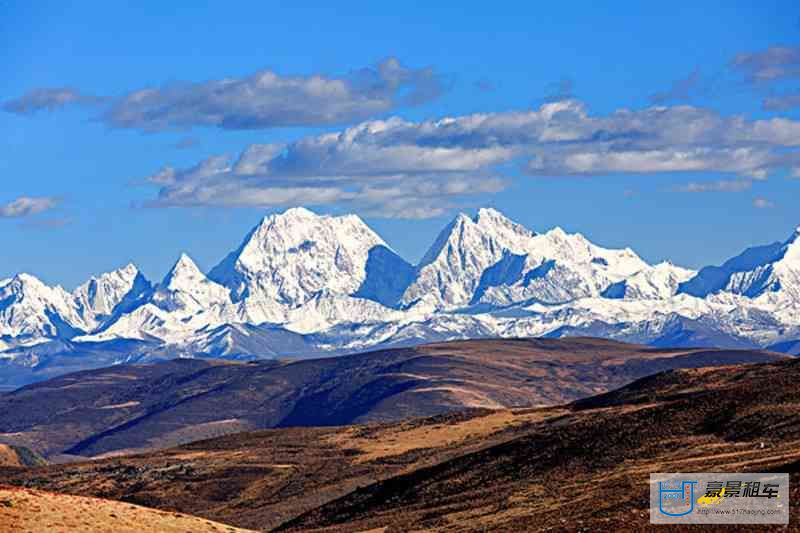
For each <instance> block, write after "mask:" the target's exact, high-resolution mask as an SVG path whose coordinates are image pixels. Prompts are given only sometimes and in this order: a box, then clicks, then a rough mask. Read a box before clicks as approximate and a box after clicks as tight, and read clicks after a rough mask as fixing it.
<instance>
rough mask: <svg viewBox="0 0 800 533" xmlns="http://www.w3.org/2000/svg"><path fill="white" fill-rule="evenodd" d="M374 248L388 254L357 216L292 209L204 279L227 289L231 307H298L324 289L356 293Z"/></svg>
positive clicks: (275, 217)
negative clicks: (250, 302) (252, 303)
mask: <svg viewBox="0 0 800 533" xmlns="http://www.w3.org/2000/svg"><path fill="white" fill-rule="evenodd" d="M378 246H382V247H385V248H387V249H389V247H388V246H387V245H386V243H385V242H384V240H383V239H381V238H380V237H379V236H378V235H377V234H376V233H375V232H374V231H373V230H372V229H370V227H369V226H367V225H366V224H365V223H364V222H363V221H362V220H361V219H360V218H359V217H358V216H356V215H343V216H331V215H317V214H315V213H313V212H312V211H309V210H308V209H304V208H294V209H289V210H287V211H285V212H284V213H281V214H277V215H270V216H268V217H266V218H265V219H264V220H263V221H262V223H261V224H260V225H258V226H257V227H256V228H255V229H254V230H253V231H251V232H250V233H249V234H248V235H247V237H246V238H245V240H244V242H243V243H242V245H241V246H240V247H239V248H238V249H237V250H235V251H234V252H232V253H231V254H229V255H228V256H227V257H226V258H225V259H224V260H223V261H222V262H221V263H220V264H219V265H217V266H216V267H214V269H212V270H211V272H210V273H209V278H210V279H211V280H213V281H216V282H217V283H220V284H222V285H225V286H226V287H228V288H229V289H230V290H231V295H232V297H233V299H234V300H235V301H240V300H242V299H244V298H251V297H252V298H253V299H254V300H263V301H274V302H278V303H279V304H280V305H287V306H297V305H301V304H302V303H304V302H305V301H307V300H308V299H310V298H311V297H312V296H313V294H314V293H316V292H317V291H319V290H321V289H323V288H326V289H329V290H331V291H332V292H334V293H337V294H352V293H354V292H356V291H357V290H358V289H359V287H360V286H361V283H362V282H363V281H364V279H365V278H366V264H367V261H368V259H369V254H370V251H371V250H372V249H373V248H375V247H378Z"/></svg>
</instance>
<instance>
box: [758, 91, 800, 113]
mask: <svg viewBox="0 0 800 533" xmlns="http://www.w3.org/2000/svg"><path fill="white" fill-rule="evenodd" d="M797 107H800V92H793V93H785V94H780V95H775V96H768V97H766V98H764V100H763V101H762V102H761V108H762V109H763V110H764V111H789V110H791V109H795V108H797Z"/></svg>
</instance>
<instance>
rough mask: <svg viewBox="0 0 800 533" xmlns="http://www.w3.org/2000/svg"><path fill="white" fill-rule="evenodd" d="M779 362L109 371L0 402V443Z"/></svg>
mask: <svg viewBox="0 0 800 533" xmlns="http://www.w3.org/2000/svg"><path fill="white" fill-rule="evenodd" d="M783 357H785V356H783V355H780V354H775V353H771V352H765V351H760V350H708V349H654V348H649V347H645V346H639V345H630V344H623V343H619V342H614V341H607V340H598V339H580V338H578V339H509V340H479V341H458V342H449V343H439V344H430V345H426V346H420V347H416V348H402V349H392V350H382V351H376V352H369V353H363V354H355V355H350V356H344V357H339V358H328V359H316V360H307V361H298V362H289V363H286V362H276V361H267V362H251V363H234V362H223V361H204V360H174V361H169V362H165V363H159V364H155V365H120V366H114V367H110V368H106V369H101V370H93V371H85V372H79V373H75V374H69V375H66V376H62V377H58V378H55V379H52V380H49V381H46V382H42V383H38V384H34V385H30V386H27V387H24V388H22V389H19V390H17V391H15V392H12V393H9V394H5V395H0V442H6V443H9V444H16V445H23V446H28V447H30V448H31V449H33V450H35V451H36V452H38V453H41V454H43V455H45V457H49V458H55V459H56V460H62V459H68V457H63V456H83V457H96V456H101V455H103V454H108V453H122V452H132V451H142V450H148V449H155V448H164V447H168V446H174V445H177V444H180V443H184V442H189V441H192V440H198V439H201V438H208V437H213V436H219V435H222V434H226V433H232V432H240V431H246V430H254V429H260V428H270V427H288V426H329V425H343V424H353V423H363V422H376V421H391V420H401V419H405V418H410V417H422V416H432V415H437V414H441V413H446V412H452V411H457V410H463V409H465V408H490V409H502V408H515V407H531V406H540V405H556V404H562V403H565V402H569V401H572V400H575V399H578V398H583V397H586V396H591V395H593V394H598V393H601V392H606V391H608V390H611V389H614V388H616V387H619V386H622V385H624V384H626V383H629V382H631V381H633V380H635V379H637V378H639V377H642V376H645V375H649V374H652V373H655V372H658V371H661V370H666V369H670V368H693V367H701V366H711V365H721V364H737V363H754V362H767V361H775V360H779V359H781V358H783Z"/></svg>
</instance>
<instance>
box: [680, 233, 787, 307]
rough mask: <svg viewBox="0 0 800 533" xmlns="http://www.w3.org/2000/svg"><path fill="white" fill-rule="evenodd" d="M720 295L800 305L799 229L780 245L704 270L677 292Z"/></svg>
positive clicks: (751, 250)
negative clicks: (774, 299) (776, 297)
mask: <svg viewBox="0 0 800 533" xmlns="http://www.w3.org/2000/svg"><path fill="white" fill-rule="evenodd" d="M720 291H724V292H729V293H732V294H739V295H742V296H747V297H748V298H759V297H767V296H770V295H775V294H776V293H779V294H780V296H781V298H782V299H787V300H791V301H793V302H798V301H800V227H798V228H797V229H796V230H795V232H794V234H792V236H790V237H789V239H788V240H786V241H785V242H783V243H774V244H770V245H766V246H758V247H754V248H748V249H747V250H745V251H744V252H743V253H742V254H740V255H738V256H736V257H734V258H732V259H729V260H728V261H726V262H725V263H723V264H722V266H718V267H706V268H703V269H702V270H700V272H699V273H698V274H697V276H695V277H694V278H692V279H690V280H689V281H687V282H685V283H683V284H681V286H680V288H679V292H681V293H685V294H691V295H693V296H697V297H700V298H702V297H705V296H708V295H710V294H714V293H717V292H720Z"/></svg>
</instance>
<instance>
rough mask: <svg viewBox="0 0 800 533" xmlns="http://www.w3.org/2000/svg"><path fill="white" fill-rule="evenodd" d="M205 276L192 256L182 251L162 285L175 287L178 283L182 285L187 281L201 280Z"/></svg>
mask: <svg viewBox="0 0 800 533" xmlns="http://www.w3.org/2000/svg"><path fill="white" fill-rule="evenodd" d="M205 277H206V276H205V274H203V273H202V272H201V271H200V269H199V268H198V267H197V264H196V263H195V262H194V261H193V260H192V258H191V257H189V256H188V255H186V254H185V253H182V254H181V256H180V257H179V258H178V260H177V261H176V262H175V265H174V266H173V267H172V269H171V270H170V271H169V273H168V274H167V275H166V277H165V278H164V281H163V282H162V285H164V286H165V287H168V288H175V287H176V286H178V285H180V286H184V285H185V284H187V283H192V282H195V281H201V280H203V279H205Z"/></svg>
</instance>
